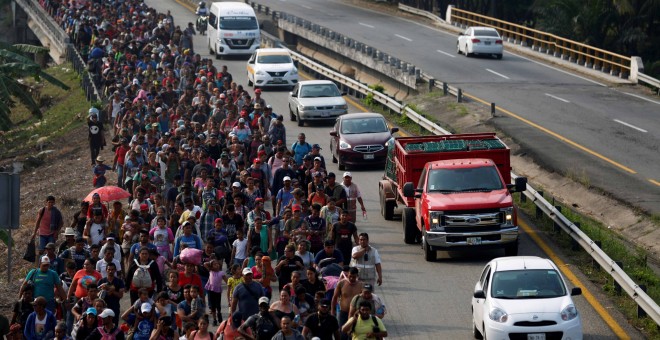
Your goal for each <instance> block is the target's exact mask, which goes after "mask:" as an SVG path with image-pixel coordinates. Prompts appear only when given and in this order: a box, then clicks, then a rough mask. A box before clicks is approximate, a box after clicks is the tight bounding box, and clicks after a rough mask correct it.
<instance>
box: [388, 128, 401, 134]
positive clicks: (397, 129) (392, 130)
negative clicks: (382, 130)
mask: <svg viewBox="0 0 660 340" xmlns="http://www.w3.org/2000/svg"><path fill="white" fill-rule="evenodd" d="M397 132H399V128H398V127H393V128H391V129H390V133H392V134H394V133H397Z"/></svg>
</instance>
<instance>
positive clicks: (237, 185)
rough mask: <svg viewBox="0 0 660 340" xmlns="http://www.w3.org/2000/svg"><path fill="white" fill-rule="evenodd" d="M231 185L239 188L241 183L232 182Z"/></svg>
mask: <svg viewBox="0 0 660 340" xmlns="http://www.w3.org/2000/svg"><path fill="white" fill-rule="evenodd" d="M231 186H233V187H235V188H240V187H241V183H239V182H234V183H233V184H232V185H231Z"/></svg>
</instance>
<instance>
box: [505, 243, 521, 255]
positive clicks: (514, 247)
mask: <svg viewBox="0 0 660 340" xmlns="http://www.w3.org/2000/svg"><path fill="white" fill-rule="evenodd" d="M504 256H518V242H514V243H511V244H507V245H506V246H504Z"/></svg>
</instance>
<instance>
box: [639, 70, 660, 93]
mask: <svg viewBox="0 0 660 340" xmlns="http://www.w3.org/2000/svg"><path fill="white" fill-rule="evenodd" d="M637 81H638V82H642V83H645V84H647V85H650V86H652V87H653V88H655V90H656V93H655V94H656V95H659V96H660V80H658V79H655V78H653V77H651V76H648V75H646V74H644V73H638V74H637Z"/></svg>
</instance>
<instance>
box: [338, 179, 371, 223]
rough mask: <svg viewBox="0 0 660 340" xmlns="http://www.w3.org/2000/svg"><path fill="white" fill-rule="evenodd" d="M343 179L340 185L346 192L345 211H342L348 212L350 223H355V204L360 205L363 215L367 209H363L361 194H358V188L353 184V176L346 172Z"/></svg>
mask: <svg viewBox="0 0 660 340" xmlns="http://www.w3.org/2000/svg"><path fill="white" fill-rule="evenodd" d="M343 178H344V182H343V183H342V185H343V186H344V191H346V209H344V210H346V211H348V213H349V215H350V216H351V221H352V222H353V223H355V222H356V221H357V220H356V217H357V203H360V207H361V208H362V214H363V215H364V214H366V213H367V209H366V208H365V207H364V202H363V201H362V192H360V188H359V187H358V186H357V184H355V183H353V175H352V174H351V173H350V172H348V171H346V172H344V176H343ZM365 216H366V215H365Z"/></svg>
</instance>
